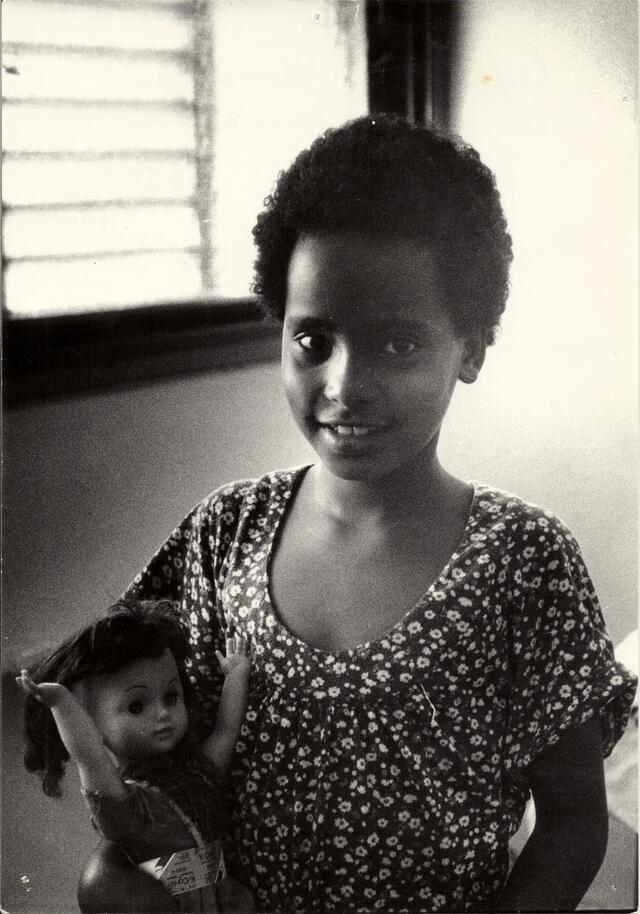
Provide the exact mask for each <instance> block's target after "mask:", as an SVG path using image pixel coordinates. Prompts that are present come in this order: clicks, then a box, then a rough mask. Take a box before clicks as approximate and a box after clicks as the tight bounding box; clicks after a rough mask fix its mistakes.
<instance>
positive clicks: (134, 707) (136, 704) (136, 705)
mask: <svg viewBox="0 0 640 914" xmlns="http://www.w3.org/2000/svg"><path fill="white" fill-rule="evenodd" d="M143 707H144V705H143V704H142V702H141V701H139V700H137V701H132V702H130V703H129V708H128V710H129V714H142V709H143Z"/></svg>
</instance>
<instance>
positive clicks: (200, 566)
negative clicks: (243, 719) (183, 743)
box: [124, 485, 243, 738]
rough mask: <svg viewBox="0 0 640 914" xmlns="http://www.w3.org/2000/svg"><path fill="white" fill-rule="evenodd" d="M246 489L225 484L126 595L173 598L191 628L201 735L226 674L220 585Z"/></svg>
mask: <svg viewBox="0 0 640 914" xmlns="http://www.w3.org/2000/svg"><path fill="white" fill-rule="evenodd" d="M242 493H243V490H242V489H241V488H240V487H239V485H238V486H234V485H231V486H226V487H223V488H222V489H219V490H217V491H216V492H214V493H213V494H212V495H210V496H209V497H208V498H206V499H205V500H204V501H203V502H202V503H201V504H199V505H198V506H197V507H195V508H194V509H193V510H192V511H191V512H190V513H189V514H188V515H187V517H186V518H185V519H184V520H183V521H182V523H181V524H179V526H178V527H176V529H175V530H174V531H173V533H172V534H171V536H170V537H169V539H168V540H167V541H166V542H165V543H164V545H163V546H161V548H160V549H159V550H158V551H157V553H156V554H155V555H154V557H153V558H152V559H151V561H150V562H149V563H148V565H147V566H146V567H145V568H144V569H143V570H142V571H141V572H140V574H138V575H137V577H136V578H135V579H134V581H133V582H132V584H131V585H130V586H129V587H128V588H127V590H126V592H125V594H124V596H125V597H135V598H138V599H154V598H155V599H159V598H163V599H170V600H174V601H175V602H176V603H177V605H178V607H179V613H180V616H181V618H182V620H183V622H184V623H185V624H186V626H187V627H188V629H189V633H190V640H191V659H190V661H189V663H188V673H189V678H190V679H191V681H192V683H193V685H194V688H195V691H196V696H197V704H198V708H199V711H200V715H199V720H198V721H197V722H196V727H197V730H198V733H199V736H200V737H201V738H202V737H204V736H205V734H206V733H207V732H208V731H209V730H210V728H211V726H212V725H213V722H214V720H215V714H216V710H217V706H218V700H219V696H220V691H221V689H222V683H223V676H222V674H221V672H220V668H219V664H218V661H217V658H216V655H215V652H216V650H221V651H223V652H224V640H225V635H226V629H227V623H226V619H225V617H224V612H223V608H222V599H221V593H222V586H223V583H224V569H225V565H226V560H227V552H228V550H229V545H230V543H231V542H232V540H233V538H234V535H235V529H236V527H237V523H238V516H239V513H240V509H241V504H242Z"/></svg>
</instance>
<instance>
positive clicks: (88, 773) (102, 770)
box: [16, 670, 126, 799]
mask: <svg viewBox="0 0 640 914" xmlns="http://www.w3.org/2000/svg"><path fill="white" fill-rule="evenodd" d="M16 682H18V684H19V685H21V686H22V688H23V689H24V691H25V692H26V693H27V694H28V695H32V696H33V698H35V699H36V701H39V702H40V704H42V705H45V707H47V708H49V710H50V711H51V714H52V715H53V719H54V720H55V722H56V726H57V727H58V732H59V734H60V739H61V740H62V742H63V743H64V745H65V748H66V750H67V752H68V753H69V755H70V756H71V758H72V759H73V760H74V761H75V763H76V765H77V766H78V772H79V774H80V784H81V785H82V788H83V789H84V790H87V791H95V792H97V793H102V794H104V795H105V796H109V797H113V798H114V799H124V797H125V796H126V790H125V787H124V784H123V783H122V780H121V778H120V775H119V774H118V769H117V768H116V765H115V763H114V761H113V759H112V758H111V756H110V755H109V753H108V751H107V749H106V747H105V745H104V742H103V740H102V736H101V734H100V731H99V730H98V728H97V727H96V725H95V724H94V722H93V720H92V719H91V717H90V716H89V714H88V713H87V712H86V711H85V709H84V708H83V707H82V705H81V704H80V702H79V701H78V699H77V698H76V696H75V695H74V694H73V692H71V691H70V690H69V689H68V688H67V687H66V686H63V685H60V683H57V682H40V683H35V682H34V681H33V680H32V679H31V678H30V676H29V675H28V673H27V671H26V670H22V672H21V674H20V676H17V677H16Z"/></svg>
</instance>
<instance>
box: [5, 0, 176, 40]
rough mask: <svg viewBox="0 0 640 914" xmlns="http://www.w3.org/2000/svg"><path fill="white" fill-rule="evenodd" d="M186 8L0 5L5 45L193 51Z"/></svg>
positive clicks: (11, 0)
mask: <svg viewBox="0 0 640 914" xmlns="http://www.w3.org/2000/svg"><path fill="white" fill-rule="evenodd" d="M188 11H189V7H185V8H184V9H182V8H180V7H174V6H169V5H160V6H158V9H157V11H156V10H154V9H153V8H152V7H146V8H144V9H136V7H135V5H132V6H127V5H126V4H121V3H112V4H109V5H102V4H92V3H82V4H80V3H78V4H71V3H55V2H50V3H41V2H40V3H39V2H32V0H19V2H17V0H8V2H5V3H3V4H2V25H3V33H4V40H5V41H19V42H24V43H28V44H44V45H49V46H55V45H63V46H73V45H81V46H83V47H94V46H101V47H116V48H139V49H151V50H162V51H167V50H171V51H173V50H180V51H181V50H190V49H191V44H192V27H191V21H190V18H189V17H188V15H187V14H188Z"/></svg>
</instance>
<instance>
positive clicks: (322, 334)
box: [282, 232, 484, 480]
mask: <svg viewBox="0 0 640 914" xmlns="http://www.w3.org/2000/svg"><path fill="white" fill-rule="evenodd" d="M445 304H446V303H445V300H444V294H443V290H442V283H441V282H440V279H439V275H438V267H437V264H436V263H435V261H434V258H433V256H432V255H431V252H430V251H429V249H428V247H427V246H426V245H424V244H421V243H420V242H418V241H413V240H411V239H404V238H395V237H391V238H386V237H377V236H367V235H361V234H358V233H350V232H342V233H337V234H335V235H328V236H318V237H313V236H310V237H303V238H301V239H300V240H299V241H298V243H297V245H296V247H295V249H294V251H293V254H292V257H291V262H290V265H289V277H288V291H287V301H286V308H285V316H284V326H283V338H282V339H283V344H282V370H283V379H284V387H285V392H286V394H287V398H288V400H289V405H290V406H291V410H292V413H293V416H294V418H295V420H296V422H297V423H298V425H299V427H300V429H301V431H302V432H303V434H304V435H305V437H306V438H307V439H308V441H309V442H310V444H311V445H312V446H313V448H314V449H315V451H316V452H317V454H318V456H319V457H320V459H321V461H322V463H323V464H324V465H325V467H327V468H328V469H329V471H330V472H331V473H333V474H334V475H336V476H339V477H341V478H344V479H352V480H366V479H376V480H380V479H381V478H384V477H385V476H389V475H390V474H393V473H395V472H397V471H398V470H402V469H403V468H404V467H407V466H408V465H411V464H413V463H415V462H416V461H420V462H421V464H422V462H423V460H424V459H425V458H426V459H427V460H429V459H430V457H431V456H432V455H433V454H434V453H435V448H436V445H437V440H438V433H439V430H440V425H441V423H442V420H443V418H444V416H445V413H446V411H447V408H448V406H449V401H450V399H451V395H452V393H453V389H454V387H455V384H456V381H457V380H458V379H460V380H462V381H465V382H467V383H470V382H471V381H474V380H475V378H476V376H477V374H478V371H479V368H480V366H481V365H482V358H483V356H484V345H483V343H482V340H481V338H480V337H479V335H478V334H470V335H469V336H464V337H463V336H460V335H459V334H458V333H456V332H455V330H454V327H453V323H452V320H451V318H450V315H449V313H448V311H447V309H446V306H445Z"/></svg>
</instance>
